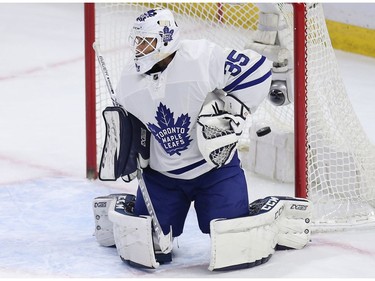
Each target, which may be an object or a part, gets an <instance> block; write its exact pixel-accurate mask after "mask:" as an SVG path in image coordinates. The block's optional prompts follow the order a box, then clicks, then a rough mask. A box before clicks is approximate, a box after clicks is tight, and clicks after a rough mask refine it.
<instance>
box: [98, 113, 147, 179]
mask: <svg viewBox="0 0 375 281" xmlns="http://www.w3.org/2000/svg"><path fill="white" fill-rule="evenodd" d="M103 118H104V121H105V125H106V137H105V141H104V146H103V152H102V157H101V161H100V167H99V178H100V180H102V181H115V180H117V179H118V178H119V177H122V179H123V180H124V181H125V182H129V181H131V180H133V179H134V178H135V177H136V175H137V168H138V161H139V164H140V166H141V168H145V167H147V165H148V159H149V157H150V150H149V149H150V147H149V144H150V135H151V134H150V132H149V131H148V130H147V128H146V126H145V125H144V124H143V123H142V122H141V121H140V120H138V119H137V118H136V117H135V116H134V115H132V114H131V113H129V112H125V111H124V109H122V108H121V107H117V106H113V107H111V106H110V107H107V108H106V109H105V110H104V111H103Z"/></svg>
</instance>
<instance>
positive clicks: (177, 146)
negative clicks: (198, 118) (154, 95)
mask: <svg viewBox="0 0 375 281" xmlns="http://www.w3.org/2000/svg"><path fill="white" fill-rule="evenodd" d="M173 114H174V113H173V112H171V110H170V109H169V108H167V107H166V106H165V105H164V104H162V103H160V104H159V106H158V110H157V111H156V116H155V119H156V121H157V122H158V125H159V126H157V125H155V124H152V123H148V124H147V126H148V128H149V130H150V131H151V133H152V134H153V135H154V137H155V138H156V139H157V140H158V142H159V144H160V145H161V146H162V147H163V148H164V150H165V152H167V153H168V154H169V155H171V156H172V155H173V154H175V153H176V154H177V155H181V151H184V150H186V149H187V148H188V146H189V144H190V142H191V141H192V139H191V138H190V136H189V134H188V132H189V126H190V117H189V116H188V114H181V116H180V117H178V118H177V120H176V122H175V120H174V117H173Z"/></svg>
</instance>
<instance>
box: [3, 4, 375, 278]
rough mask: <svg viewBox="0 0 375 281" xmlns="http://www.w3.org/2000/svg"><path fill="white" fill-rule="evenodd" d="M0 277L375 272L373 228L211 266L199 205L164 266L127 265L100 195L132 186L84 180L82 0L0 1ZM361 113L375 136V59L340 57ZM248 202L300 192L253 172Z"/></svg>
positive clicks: (291, 275) (129, 189) (350, 274)
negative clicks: (97, 223)
mask: <svg viewBox="0 0 375 281" xmlns="http://www.w3.org/2000/svg"><path fill="white" fill-rule="evenodd" d="M0 34H1V38H0V42H1V43H0V53H1V57H0V132H1V133H0V204H1V208H0V278H1V277H2V278H4V277H8V278H9V277H19V278H30V277H34V278H35V277H52V278H59V277H81V278H92V277H101V278H112V277H124V278H128V277H142V278H149V277H150V278H151V277H157V278H164V277H177V278H186V277H201V278H221V277H224V278H232V277H242V278H245V277H246V278H274V277H281V278H294V277H296V278H297V277H298V278H312V277H325V278H328V277H336V278H342V277H351V278H353V277H367V278H369V277H372V278H375V230H374V229H372V230H363V231H350V232H344V233H326V234H313V235H312V241H311V243H310V244H309V245H308V246H307V247H306V248H305V249H303V250H299V251H284V252H276V253H275V255H274V256H273V257H272V258H271V260H270V261H269V262H268V263H266V264H264V265H262V266H258V267H255V268H252V269H246V270H239V271H233V272H226V273H217V272H210V271H208V270H207V267H208V264H209V251H210V239H209V237H208V236H207V235H204V234H202V233H201V232H200V231H199V229H198V227H197V222H196V218H195V212H194V209H191V211H190V212H189V215H188V218H187V221H186V225H185V229H184V233H183V234H182V235H181V236H180V237H179V238H178V239H177V241H176V240H175V242H174V247H175V250H174V256H173V262H172V263H170V264H167V265H162V266H160V267H159V269H157V270H140V269H136V268H132V267H129V266H128V265H126V264H124V263H123V262H122V261H121V260H120V259H119V257H118V256H117V253H116V250H115V248H105V247H100V246H99V245H98V244H97V243H96V241H95V237H94V236H93V231H94V218H93V215H92V209H91V203H92V199H93V198H94V197H96V196H101V195H106V194H109V193H112V192H134V190H135V186H134V184H130V185H126V184H124V183H121V182H116V183H103V182H99V181H89V180H86V179H85V114H84V112H85V99H84V46H83V38H84V33H83V5H82V4H6V3H1V4H0ZM336 55H337V57H338V60H339V64H340V70H341V73H342V76H343V77H344V81H345V84H346V86H347V90H348V93H349V96H350V98H351V100H352V102H353V107H354V108H355V110H356V111H357V113H358V117H359V119H360V121H361V123H362V125H363V127H364V129H365V130H366V132H368V134H369V138H370V139H371V140H372V141H373V142H374V141H375V122H374V117H375V110H374V105H375V94H374V89H375V79H374V77H375V76H374V75H375V59H372V58H368V57H363V56H358V55H353V54H348V53H344V52H339V51H337V52H336ZM248 181H249V186H250V195H251V198H252V199H256V198H258V197H262V196H266V195H270V194H272V195H289V194H292V193H293V187H292V186H291V185H288V184H276V183H273V182H270V181H268V180H266V179H262V178H259V177H256V176H254V175H251V174H248Z"/></svg>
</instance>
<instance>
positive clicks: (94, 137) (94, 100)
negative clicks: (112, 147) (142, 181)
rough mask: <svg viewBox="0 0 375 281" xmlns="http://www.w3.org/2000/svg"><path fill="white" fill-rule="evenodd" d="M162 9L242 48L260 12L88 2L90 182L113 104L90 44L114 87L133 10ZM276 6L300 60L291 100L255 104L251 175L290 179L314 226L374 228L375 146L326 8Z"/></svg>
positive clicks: (190, 27)
mask: <svg viewBox="0 0 375 281" xmlns="http://www.w3.org/2000/svg"><path fill="white" fill-rule="evenodd" d="M156 5H162V6H167V7H168V8H170V9H171V10H173V12H174V13H175V15H176V21H177V22H178V23H179V25H180V27H181V29H184V30H185V33H182V37H183V38H184V37H185V38H187V39H194V38H199V37H203V38H208V39H210V40H212V41H214V42H216V43H217V44H219V45H222V46H223V47H232V48H238V49H241V48H243V47H244V46H245V45H246V42H247V41H249V40H250V38H251V33H252V32H254V30H255V29H256V26H257V19H258V17H257V13H258V11H259V10H258V9H257V7H256V6H255V5H253V4H251V3H235V4H229V3H113V4H111V3H97V4H92V3H86V4H85V50H86V124H87V130H86V132H87V142H86V143H87V146H86V147H87V149H86V151H87V177H88V178H92V179H93V178H96V177H97V171H98V162H99V159H100V155H101V146H102V142H103V140H102V139H103V128H102V127H101V126H102V125H101V123H102V122H103V121H102V120H101V118H102V117H101V112H102V110H103V109H104V108H105V106H106V105H110V104H111V102H110V99H109V95H108V94H107V93H106V89H105V86H104V84H105V83H104V82H103V80H102V77H101V74H100V72H99V70H98V68H97V65H96V59H95V54H94V51H93V48H92V43H93V42H94V41H96V42H99V43H100V45H101V49H102V51H103V53H104V55H105V57H106V60H107V65H108V68H109V72H110V75H111V77H112V76H113V78H114V79H113V80H114V82H115V83H114V84H116V79H118V76H119V73H120V72H121V64H119V62H121V61H123V60H124V58H126V56H128V55H129V54H128V53H127V51H126V49H127V47H126V41H127V33H128V28H130V25H131V24H132V21H133V20H134V19H135V17H136V16H138V15H139V14H140V13H141V12H144V11H146V10H147V9H149V8H152V7H155V6H156ZM274 5H275V6H276V7H277V9H278V10H279V11H280V14H281V15H283V16H284V17H285V19H286V22H287V24H288V28H289V30H290V32H291V34H293V36H292V38H293V39H294V40H292V41H291V42H290V46H289V47H288V48H289V49H290V50H291V51H292V53H293V58H294V87H295V89H294V92H295V94H294V103H292V104H291V105H289V106H285V107H283V106H282V107H275V106H272V105H271V104H270V103H269V102H267V101H265V102H264V103H263V104H262V105H261V106H260V107H259V109H258V111H257V112H256V113H255V115H254V116H252V120H251V121H250V122H249V123H251V127H250V128H249V131H248V132H247V133H245V134H244V137H243V140H244V142H243V144H242V145H241V146H242V147H245V149H244V152H242V155H243V162H244V164H245V165H244V167H245V168H248V169H249V170H250V171H252V172H254V173H258V172H260V173H262V171H263V172H264V171H265V170H266V171H267V172H266V174H267V173H268V174H267V175H266V176H267V177H270V178H272V179H273V180H276V181H281V182H289V181H293V182H294V185H295V196H297V197H304V198H306V197H307V198H309V199H310V200H311V201H312V202H313V204H314V224H315V225H316V226H317V228H316V229H319V230H321V231H324V230H332V229H333V230H337V229H343V228H347V227H351V226H363V225H369V224H370V225H371V224H373V223H374V221H375V219H374V218H375V214H374V207H375V149H374V146H373V144H371V143H370V142H369V141H368V139H367V137H366V134H365V133H364V132H363V130H362V127H361V125H360V123H359V121H358V120H357V117H356V115H355V113H354V111H353V109H352V107H351V104H350V101H349V99H348V97H347V95H346V91H345V87H344V86H343V83H342V81H341V77H340V75H339V71H338V66H337V62H336V59H335V54H334V50H333V48H332V44H331V42H330V38H329V34H328V31H327V28H326V25H325V19H324V13H323V9H322V4H296V3H294V4H286V3H281V4H278V3H274ZM180 23H181V24H180ZM258 125H259V126H260V127H261V126H263V125H267V126H268V125H270V126H271V129H272V134H270V136H269V137H268V136H267V138H268V139H269V140H271V141H267V138H264V140H261V139H260V138H259V139H256V138H254V137H253V135H254V133H253V129H256V127H257V126H258ZM290 136H292V137H290ZM262 139H263V138H262ZM249 143H250V145H249ZM262 148H263V149H264V150H263V151H262ZM264 151H266V152H267V153H270V151H272V153H273V154H272V155H271V157H269V158H270V159H273V160H272V161H268V160H267V161H268V162H266V163H264V161H265V160H264V159H255V160H254V159H253V158H251V157H253V156H254V155H256V156H257V157H259V156H258V155H262V154H263V153H264ZM291 151H292V152H291ZM285 155H286V156H285ZM280 159H282V161H281V160H280ZM280 161H281V163H280ZM283 161H284V162H283ZM264 167H266V169H265V168H264ZM269 171H271V173H270V172H269Z"/></svg>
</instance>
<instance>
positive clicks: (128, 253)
mask: <svg viewBox="0 0 375 281" xmlns="http://www.w3.org/2000/svg"><path fill="white" fill-rule="evenodd" d="M114 204H115V202H114V201H112V202H111V206H110V210H109V213H108V216H109V219H110V221H111V222H112V223H113V233H114V239H115V242H116V248H117V252H118V254H119V255H120V257H121V259H122V260H123V261H126V262H129V263H133V264H137V265H141V266H144V267H148V268H157V267H159V263H158V262H157V261H156V259H155V253H154V244H153V238H152V220H151V217H150V216H140V217H138V216H129V215H124V214H123V213H120V212H118V211H116V210H115V206H114Z"/></svg>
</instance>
